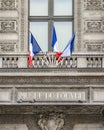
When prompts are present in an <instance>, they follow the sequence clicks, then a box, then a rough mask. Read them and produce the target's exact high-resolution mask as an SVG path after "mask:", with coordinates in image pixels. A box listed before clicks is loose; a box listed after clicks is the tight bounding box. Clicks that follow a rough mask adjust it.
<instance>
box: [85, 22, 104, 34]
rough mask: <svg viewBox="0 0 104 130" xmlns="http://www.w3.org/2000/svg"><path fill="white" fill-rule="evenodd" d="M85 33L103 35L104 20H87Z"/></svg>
mask: <svg viewBox="0 0 104 130" xmlns="http://www.w3.org/2000/svg"><path fill="white" fill-rule="evenodd" d="M84 31H85V32H86V33H102V32H104V28H103V20H85V22H84Z"/></svg>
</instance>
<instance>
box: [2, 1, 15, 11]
mask: <svg viewBox="0 0 104 130" xmlns="http://www.w3.org/2000/svg"><path fill="white" fill-rule="evenodd" d="M16 8H17V0H0V10H14V9H16Z"/></svg>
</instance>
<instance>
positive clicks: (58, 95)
mask: <svg viewBox="0 0 104 130" xmlns="http://www.w3.org/2000/svg"><path fill="white" fill-rule="evenodd" d="M17 98H18V100H19V99H22V100H24V101H25V100H32V99H35V100H36V101H78V100H82V101H85V100H86V97H85V92H84V91H80V92H74V91H72V92H66V91H64V92H61V91H57V92H55V91H54V92H44V91H43V92H25V91H24V92H18V97H17Z"/></svg>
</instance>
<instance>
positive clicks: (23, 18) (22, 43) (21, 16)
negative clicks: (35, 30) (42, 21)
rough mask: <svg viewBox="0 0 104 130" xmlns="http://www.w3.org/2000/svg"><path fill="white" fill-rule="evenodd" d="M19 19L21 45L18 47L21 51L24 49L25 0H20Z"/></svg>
mask: <svg viewBox="0 0 104 130" xmlns="http://www.w3.org/2000/svg"><path fill="white" fill-rule="evenodd" d="M20 20H21V32H20V33H21V37H20V39H21V46H20V49H21V51H22V52H23V51H24V42H25V41H24V38H25V36H24V33H25V1H24V0H21V15H20Z"/></svg>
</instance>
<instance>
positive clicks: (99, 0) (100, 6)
mask: <svg viewBox="0 0 104 130" xmlns="http://www.w3.org/2000/svg"><path fill="white" fill-rule="evenodd" d="M84 8H85V9H86V10H104V1H103V0H84Z"/></svg>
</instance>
